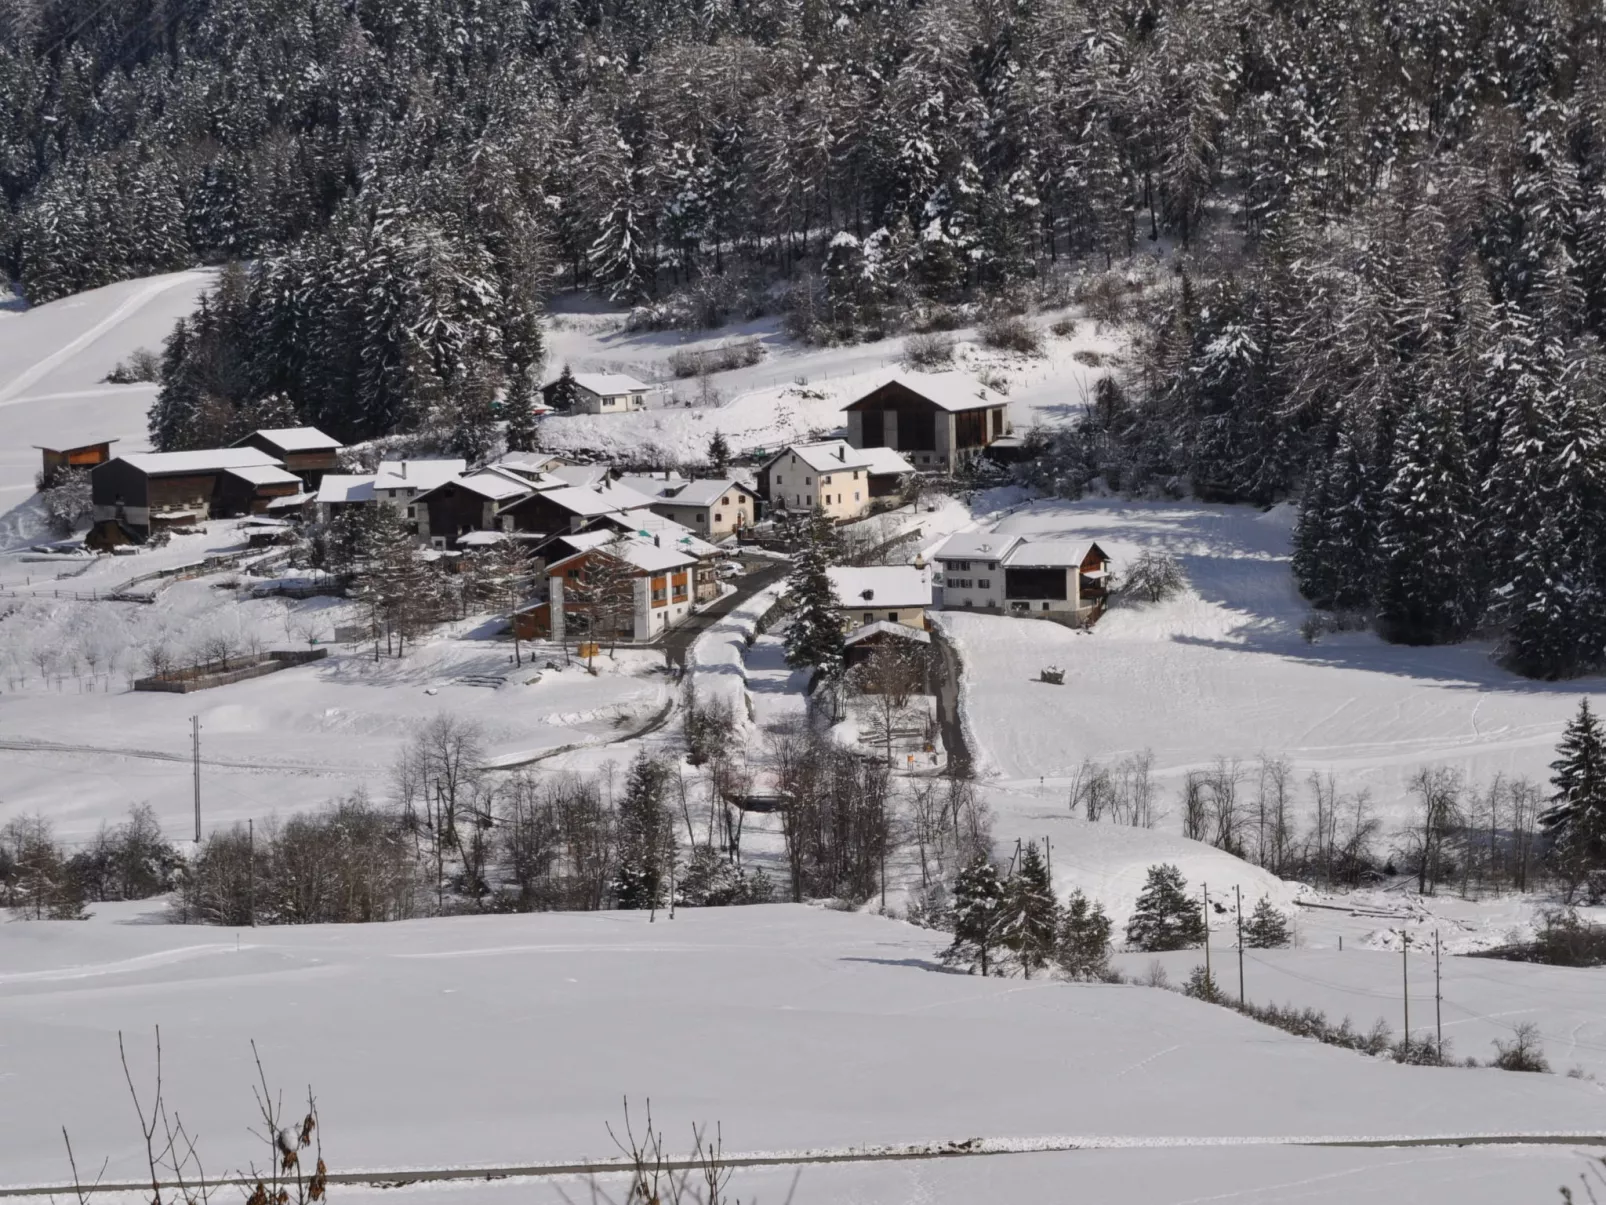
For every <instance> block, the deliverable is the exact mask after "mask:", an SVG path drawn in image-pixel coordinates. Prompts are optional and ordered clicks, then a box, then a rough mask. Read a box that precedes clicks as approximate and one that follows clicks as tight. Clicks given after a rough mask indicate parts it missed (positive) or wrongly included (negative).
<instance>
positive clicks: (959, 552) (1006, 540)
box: [931, 531, 1026, 561]
mask: <svg viewBox="0 0 1606 1205" xmlns="http://www.w3.org/2000/svg"><path fill="white" fill-rule="evenodd" d="M1025 538H1026V537H1025V536H1005V535H999V534H998V533H997V532H995V531H961V532H958V533H956V534H954V535H951V536H949V537H948V538H947V539H946V540H944V541H943V542H942V544H941V546H940V547H939V548H938V549H937V551H936V552H934V553H932V554H931V556H932V559H933V560H937V561H1001V560H1003V559H1004V557H1006V556H1008V555H1009V552H1010V550H1011V549H1013V548H1014V547H1015V545H1017V544H1019V543H1020V542H1021V541H1022V540H1023V539H1025Z"/></svg>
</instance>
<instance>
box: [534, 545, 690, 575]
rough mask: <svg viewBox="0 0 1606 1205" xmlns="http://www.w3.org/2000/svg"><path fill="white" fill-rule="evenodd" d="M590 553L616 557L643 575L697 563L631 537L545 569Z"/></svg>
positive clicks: (599, 546) (676, 553)
mask: <svg viewBox="0 0 1606 1205" xmlns="http://www.w3.org/2000/svg"><path fill="white" fill-rule="evenodd" d="M564 538H565V539H571V538H573V537H567V536H566V537H564ZM592 552H601V553H602V554H603V555H604V556H611V557H616V558H618V559H619V560H621V561H624V562H625V563H626V564H627V565H631V566H633V567H634V568H636V569H640V570H641V571H642V572H643V573H666V572H668V571H669V570H671V569H681V568H686V567H688V566H691V565H695V564H696V563H697V558H696V557H694V556H692V555H691V554H690V553H688V552H680V551H677V550H676V549H673V548H660V547H658V546H657V545H655V544H648V543H644V542H643V541H641V540H638V539H636V538H634V537H632V536H625V537H624V538H623V539H614V540H605V541H602V542H601V543H599V544H596V545H593V546H592V547H590V548H587V549H585V550H584V551H581V552H576V553H574V554H573V555H572V556H566V557H564V558H563V559H562V560H561V561H554V562H552V564H550V565H548V566H547V568H548V569H549V570H550V569H557V568H559V567H560V566H563V565H566V564H568V563H569V562H570V561H572V560H574V559H575V558H576V557H581V556H585V555H587V554H588V553H592Z"/></svg>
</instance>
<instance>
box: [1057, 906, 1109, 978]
mask: <svg viewBox="0 0 1606 1205" xmlns="http://www.w3.org/2000/svg"><path fill="white" fill-rule="evenodd" d="M1110 930H1111V925H1110V918H1109V917H1108V916H1106V915H1105V914H1104V905H1103V904H1100V903H1098V902H1097V901H1091V900H1089V899H1088V898H1087V896H1085V895H1083V894H1082V893H1081V892H1080V891H1074V892H1072V893H1071V898H1070V899H1069V900H1067V901H1066V902H1065V907H1064V908H1063V909H1061V910H1060V929H1059V944H1058V946H1057V947H1056V949H1055V952H1054V960H1055V961H1056V962H1057V963H1059V966H1060V969H1061V970H1062V971H1064V972H1065V973H1066V974H1067V975H1069V976H1070V977H1071V978H1072V979H1102V978H1103V977H1104V976H1105V974H1106V973H1108V971H1109V968H1110Z"/></svg>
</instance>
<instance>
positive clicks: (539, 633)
mask: <svg viewBox="0 0 1606 1205" xmlns="http://www.w3.org/2000/svg"><path fill="white" fill-rule="evenodd" d="M696 565H697V558H696V557H694V556H692V555H691V554H690V553H685V552H678V551H676V550H674V549H670V548H662V547H659V546H658V545H657V544H652V543H648V542H646V541H643V540H638V539H634V538H632V537H629V536H612V537H610V538H609V539H608V540H607V541H606V542H605V543H599V544H597V545H596V546H594V547H590V548H586V549H583V550H582V551H579V552H575V553H573V554H571V555H570V556H566V557H562V558H560V559H558V560H555V561H553V562H551V563H550V564H548V565H547V567H546V589H547V597H546V599H545V601H543V602H541V603H537V604H536V605H535V606H532V607H527V608H525V609H524V610H522V611H520V612H519V613H518V614H517V615H516V616H515V617H514V622H515V624H517V625H518V629H517V630H518V633H519V635H520V637H521V638H523V639H530V640H542V639H550V640H566V639H588V640H606V641H614V640H618V641H628V642H632V643H645V642H647V641H651V640H655V639H657V638H658V637H659V636H662V635H663V634H664V633H665V632H667V631H669V629H671V628H673V627H675V626H677V625H679V624H681V623H683V622H685V620H686V618H687V617H688V616H690V615H691V613H692V606H693V576H694V573H695V569H696Z"/></svg>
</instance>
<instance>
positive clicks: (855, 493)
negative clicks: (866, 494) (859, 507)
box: [853, 490, 859, 502]
mask: <svg viewBox="0 0 1606 1205" xmlns="http://www.w3.org/2000/svg"><path fill="white" fill-rule="evenodd" d="M853 500H854V501H855V502H857V501H858V500H859V491H858V490H854V491H853Z"/></svg>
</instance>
